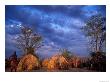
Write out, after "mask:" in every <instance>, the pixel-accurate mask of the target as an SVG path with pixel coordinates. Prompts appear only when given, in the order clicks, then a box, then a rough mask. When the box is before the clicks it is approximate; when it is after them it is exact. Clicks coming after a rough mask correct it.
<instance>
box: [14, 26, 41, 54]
mask: <svg viewBox="0 0 110 82" xmlns="http://www.w3.org/2000/svg"><path fill="white" fill-rule="evenodd" d="M15 40H16V45H17V48H19V49H21V50H22V51H23V52H24V54H29V53H31V54H34V53H35V49H38V48H40V47H41V46H42V45H41V42H42V37H41V36H40V35H39V34H37V33H36V32H34V31H33V29H32V28H29V27H24V26H22V27H21V34H19V35H18V36H17V37H16V39H15Z"/></svg>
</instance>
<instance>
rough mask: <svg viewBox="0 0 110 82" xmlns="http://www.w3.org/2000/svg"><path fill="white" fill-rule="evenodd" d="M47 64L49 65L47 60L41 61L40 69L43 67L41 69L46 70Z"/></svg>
mask: <svg viewBox="0 0 110 82" xmlns="http://www.w3.org/2000/svg"><path fill="white" fill-rule="evenodd" d="M48 63H49V59H45V60H43V61H42V67H43V68H47V66H48Z"/></svg>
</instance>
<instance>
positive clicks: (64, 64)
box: [47, 55, 68, 70]
mask: <svg viewBox="0 0 110 82" xmlns="http://www.w3.org/2000/svg"><path fill="white" fill-rule="evenodd" d="M47 69H48V70H57V69H68V61H67V59H66V58H65V57H63V56H62V55H54V56H52V57H51V58H50V60H49V61H48V65H47Z"/></svg>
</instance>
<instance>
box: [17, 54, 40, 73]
mask: <svg viewBox="0 0 110 82" xmlns="http://www.w3.org/2000/svg"><path fill="white" fill-rule="evenodd" d="M39 64H40V62H39V59H38V58H37V57H36V56H35V55H33V54H28V55H24V56H23V57H22V58H21V59H20V62H19V64H18V67H17V71H32V70H34V69H38V68H39V66H40V65H39Z"/></svg>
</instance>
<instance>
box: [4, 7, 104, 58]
mask: <svg viewBox="0 0 110 82" xmlns="http://www.w3.org/2000/svg"><path fill="white" fill-rule="evenodd" d="M105 12H106V8H105V6H103V5H90V6H88V5H62V6H60V5H57V6H56V5H49V6H48V5H45V6H42V5H25V6H24V5H19V6H15V5H13V6H11V5H6V7H5V30H6V39H5V40H6V41H5V42H6V47H5V49H6V57H9V56H10V55H11V54H12V53H13V52H14V51H15V50H16V51H17V55H18V56H20V54H22V51H20V50H19V49H17V48H16V46H15V43H16V42H15V40H14V38H15V37H16V36H18V35H19V34H20V25H28V26H30V27H32V28H34V29H35V31H36V32H38V33H39V34H40V35H41V36H42V37H43V42H44V43H43V44H44V46H42V47H41V48H40V49H39V50H37V51H36V52H37V53H39V54H40V55H41V56H45V57H46V56H47V57H48V56H51V55H54V54H56V53H58V52H59V49H61V48H66V49H68V50H70V51H71V52H73V53H75V54H77V55H79V56H87V55H88V47H87V45H88V42H87V38H86V37H85V36H84V34H83V32H82V31H81V27H83V26H84V24H85V22H86V21H87V20H88V18H90V17H91V16H92V15H95V14H97V13H101V14H102V15H103V16H105V15H106V13H105Z"/></svg>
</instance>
